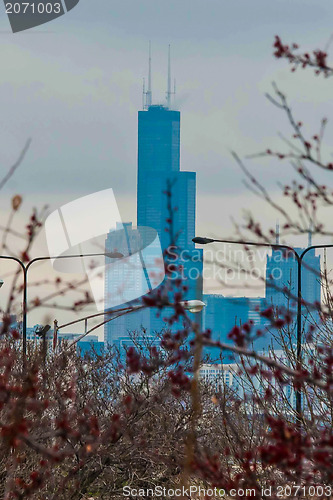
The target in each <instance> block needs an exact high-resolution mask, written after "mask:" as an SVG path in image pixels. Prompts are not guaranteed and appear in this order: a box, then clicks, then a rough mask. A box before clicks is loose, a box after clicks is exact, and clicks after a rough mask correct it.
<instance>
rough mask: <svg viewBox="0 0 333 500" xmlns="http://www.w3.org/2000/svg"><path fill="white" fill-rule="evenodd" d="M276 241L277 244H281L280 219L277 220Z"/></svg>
mask: <svg viewBox="0 0 333 500" xmlns="http://www.w3.org/2000/svg"><path fill="white" fill-rule="evenodd" d="M275 243H276V244H277V245H279V244H280V224H279V221H278V220H277V221H276V228H275Z"/></svg>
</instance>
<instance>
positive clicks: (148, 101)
mask: <svg viewBox="0 0 333 500" xmlns="http://www.w3.org/2000/svg"><path fill="white" fill-rule="evenodd" d="M148 66H149V67H148V90H147V92H146V108H149V106H151V104H152V91H151V41H150V40H149V63H148Z"/></svg>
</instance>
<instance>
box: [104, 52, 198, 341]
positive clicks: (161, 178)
mask: <svg viewBox="0 0 333 500" xmlns="http://www.w3.org/2000/svg"><path fill="white" fill-rule="evenodd" d="M170 81H171V73H170V49H169V68H168V86H167V101H166V104H165V105H161V104H158V105H154V104H153V103H152V90H151V56H150V54H149V77H148V90H147V91H145V89H144V91H143V97H144V99H143V101H144V102H143V110H142V111H139V112H138V175H137V225H138V227H142V226H144V227H151V228H153V229H155V230H156V231H157V233H158V235H159V238H160V242H161V246H162V249H163V250H166V249H167V248H168V247H169V246H170V245H175V246H176V247H177V250H175V253H176V252H177V254H178V255H179V253H181V255H182V258H181V259H179V258H177V259H175V264H176V265H180V266H182V277H183V283H184V285H186V286H187V288H188V290H187V292H186V297H185V298H189V299H201V298H202V265H203V262H202V251H201V252H200V251H199V250H196V249H195V248H194V244H193V242H192V238H194V236H195V201H196V200H195V197H196V174H195V172H182V171H180V112H179V111H176V110H174V109H172V105H171V94H172V92H171V89H170ZM167 191H170V193H171V196H169V197H168V196H167ZM194 253H195V254H196V256H195V258H194ZM198 255H199V258H198ZM169 279H170V278H169ZM167 314H168V311H165V314H164V315H163V316H167ZM199 316H200V315H199ZM127 318H128V319H127ZM198 319H199V320H200V318H198ZM134 325H136V329H138V328H140V327H143V328H145V329H146V330H147V331H148V332H149V333H150V334H151V335H154V332H157V331H161V330H162V329H163V328H165V327H166V326H167V324H166V323H165V321H164V320H163V317H157V316H156V310H154V309H151V310H149V314H148V313H147V312H146V313H145V314H143V313H141V314H140V315H139V314H138V315H137V314H136V313H132V314H131V315H128V316H124V317H123V318H122V320H121V321H119V322H118V320H114V321H111V322H110V323H109V324H108V325H107V326H106V329H105V340H106V341H108V342H112V340H113V339H114V338H115V336H116V337H117V338H123V339H125V338H126V337H127V338H128V332H129V331H130V330H131V329H133V326H134ZM178 326H179V325H178ZM116 332H117V333H116Z"/></svg>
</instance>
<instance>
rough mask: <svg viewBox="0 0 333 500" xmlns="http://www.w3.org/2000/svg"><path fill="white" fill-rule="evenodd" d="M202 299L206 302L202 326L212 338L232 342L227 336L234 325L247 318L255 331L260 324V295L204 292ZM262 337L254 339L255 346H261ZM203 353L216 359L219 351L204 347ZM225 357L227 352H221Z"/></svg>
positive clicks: (239, 324)
mask: <svg viewBox="0 0 333 500" xmlns="http://www.w3.org/2000/svg"><path fill="white" fill-rule="evenodd" d="M203 300H204V302H205V304H206V307H205V308H204V313H203V317H204V327H205V329H210V330H211V332H212V337H211V338H212V340H214V341H220V342H224V343H227V344H233V340H231V339H229V338H228V334H229V333H230V331H231V330H232V328H233V327H234V326H242V324H244V323H247V322H248V321H249V320H251V321H252V324H253V332H254V333H255V332H256V331H257V330H258V329H259V328H260V325H261V316H260V310H261V309H262V308H263V299H262V298H261V297H224V296H223V295H217V294H205V295H204V296H203ZM262 342H263V341H262V339H258V340H256V341H255V344H254V346H255V348H256V349H261V348H262ZM204 353H205V354H207V355H209V357H210V358H211V360H212V361H216V360H218V358H219V356H220V354H221V351H220V349H218V348H215V347H206V348H205V350H204ZM223 355H224V356H225V357H227V356H228V354H227V353H223Z"/></svg>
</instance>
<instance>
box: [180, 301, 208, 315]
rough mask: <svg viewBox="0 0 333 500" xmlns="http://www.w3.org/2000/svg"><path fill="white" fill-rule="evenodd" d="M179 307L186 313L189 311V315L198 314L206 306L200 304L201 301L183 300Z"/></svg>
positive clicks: (202, 303)
mask: <svg viewBox="0 0 333 500" xmlns="http://www.w3.org/2000/svg"><path fill="white" fill-rule="evenodd" d="M181 305H182V306H183V308H184V309H185V310H186V311H189V312H191V313H199V312H201V311H202V310H203V308H204V307H205V306H206V304H205V303H204V302H202V300H184V301H183V302H181Z"/></svg>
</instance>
